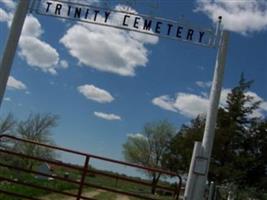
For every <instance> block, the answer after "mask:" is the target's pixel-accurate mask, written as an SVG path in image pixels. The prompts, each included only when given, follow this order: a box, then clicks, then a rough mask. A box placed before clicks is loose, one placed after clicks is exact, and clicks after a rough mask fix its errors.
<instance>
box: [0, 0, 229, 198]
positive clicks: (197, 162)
mask: <svg viewBox="0 0 267 200" xmlns="http://www.w3.org/2000/svg"><path fill="white" fill-rule="evenodd" d="M31 2H32V4H31V6H30V3H31ZM29 8H30V11H31V12H35V13H36V14H39V15H45V16H53V17H59V18H64V19H70V20H76V21H80V22H85V23H91V24H96V25H101V26H106V27H111V28H118V29H123V30H128V31H135V32H139V33H143V34H148V35H152V36H158V37H163V38H169V39H174V40H178V41H183V42H188V43H190V44H195V45H199V46H203V47H218V52H217V57H216V62H215V70H214V75H213V82H212V87H211V92H210V95H209V96H210V102H209V108H208V111H207V117H206V124H205V130H204V135H203V139H202V143H199V142H197V143H195V147H194V151H193V156H192V160H191V165H190V170H189V174H188V179H187V183H186V190H185V195H184V200H199V199H202V198H201V197H202V196H203V193H204V188H205V184H206V180H207V174H208V170H209V163H210V158H211V152H212V146H213V140H214V134H215V125H216V119H217V112H218V106H219V100H220V94H221V88H222V82H223V74H224V66H225V61H226V54H227V46H228V40H229V33H228V32H227V31H224V30H222V28H221V17H219V21H218V25H217V28H216V30H213V29H203V28H201V27H197V26H193V25H192V24H189V23H184V22H176V21H173V20H169V19H164V18H159V17H153V16H148V15H141V14H138V13H137V12H136V11H133V10H132V11H130V10H129V9H128V10H127V9H126V10H119V9H117V10H114V9H109V8H101V7H97V6H92V5H84V4H80V3H74V2H71V0H68V1H63V0H32V1H29V0H20V1H19V2H18V6H17V9H16V12H15V15H14V18H13V21H12V24H11V27H10V32H9V36H8V40H7V43H6V46H5V49H4V52H3V56H2V60H1V63H0V105H1V102H2V100H3V96H4V92H5V89H6V85H7V80H8V77H9V74H10V70H11V66H12V62H13V59H14V56H15V52H16V48H17V44H18V41H19V38H20V34H21V31H22V27H23V24H24V21H25V18H26V15H27V12H28V10H29ZM199 158H201V159H199Z"/></svg>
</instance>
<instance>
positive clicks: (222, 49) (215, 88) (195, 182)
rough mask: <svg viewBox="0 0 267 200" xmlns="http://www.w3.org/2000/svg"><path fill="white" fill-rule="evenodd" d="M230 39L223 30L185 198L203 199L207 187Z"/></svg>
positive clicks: (189, 199)
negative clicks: (204, 117)
mask: <svg viewBox="0 0 267 200" xmlns="http://www.w3.org/2000/svg"><path fill="white" fill-rule="evenodd" d="M228 40H229V32H227V31H223V33H222V37H221V40H220V42H219V50H218V53H217V57H216V63H215V71H214V76H213V82H212V88H211V92H210V100H209V101H210V105H209V108H208V113H207V119H206V125H205V130H204V136H203V140H202V144H201V150H200V151H199V152H198V153H195V154H194V156H192V161H191V166H190V171H189V177H188V180H191V182H190V183H188V184H187V185H186V191H185V196H184V199H186V200H202V199H203V196H204V190H205V187H206V181H207V176H208V170H209V163H210V158H211V152H212V147H213V141H214V136H215V127H216V120H217V113H218V107H219V102H220V94H221V88H222V83H223V75H224V66H225V61H226V54H227V46H228ZM192 170H193V171H192ZM194 170H198V171H203V173H196V171H194ZM190 176H193V177H190Z"/></svg>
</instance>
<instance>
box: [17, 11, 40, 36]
mask: <svg viewBox="0 0 267 200" xmlns="http://www.w3.org/2000/svg"><path fill="white" fill-rule="evenodd" d="M43 32H44V31H43V30H42V26H41V24H40V22H39V20H38V19H37V18H35V17H33V16H32V15H29V16H27V17H26V20H25V23H24V25H23V29H22V36H28V37H36V38H38V37H40V36H41V35H42V33H43Z"/></svg>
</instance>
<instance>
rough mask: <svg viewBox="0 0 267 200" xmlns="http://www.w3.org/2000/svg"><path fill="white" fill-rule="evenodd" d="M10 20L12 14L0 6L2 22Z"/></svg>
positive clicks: (0, 19)
mask: <svg viewBox="0 0 267 200" xmlns="http://www.w3.org/2000/svg"><path fill="white" fill-rule="evenodd" d="M9 20H10V15H9V14H8V13H7V12H6V11H5V10H3V9H2V8H0V22H8V21H9Z"/></svg>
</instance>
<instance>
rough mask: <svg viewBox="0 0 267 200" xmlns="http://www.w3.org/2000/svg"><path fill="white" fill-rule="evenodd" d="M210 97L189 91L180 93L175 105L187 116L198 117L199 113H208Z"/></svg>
mask: <svg viewBox="0 0 267 200" xmlns="http://www.w3.org/2000/svg"><path fill="white" fill-rule="evenodd" d="M208 105H209V102H208V99H207V98H205V97H202V96H198V95H195V94H188V93H178V94H177V96H176V100H175V103H174V107H175V108H176V109H177V110H178V111H179V112H180V113H181V114H182V115H185V116H187V117H196V116H197V115H199V114H203V113H204V114H206V112H207V109H208Z"/></svg>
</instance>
